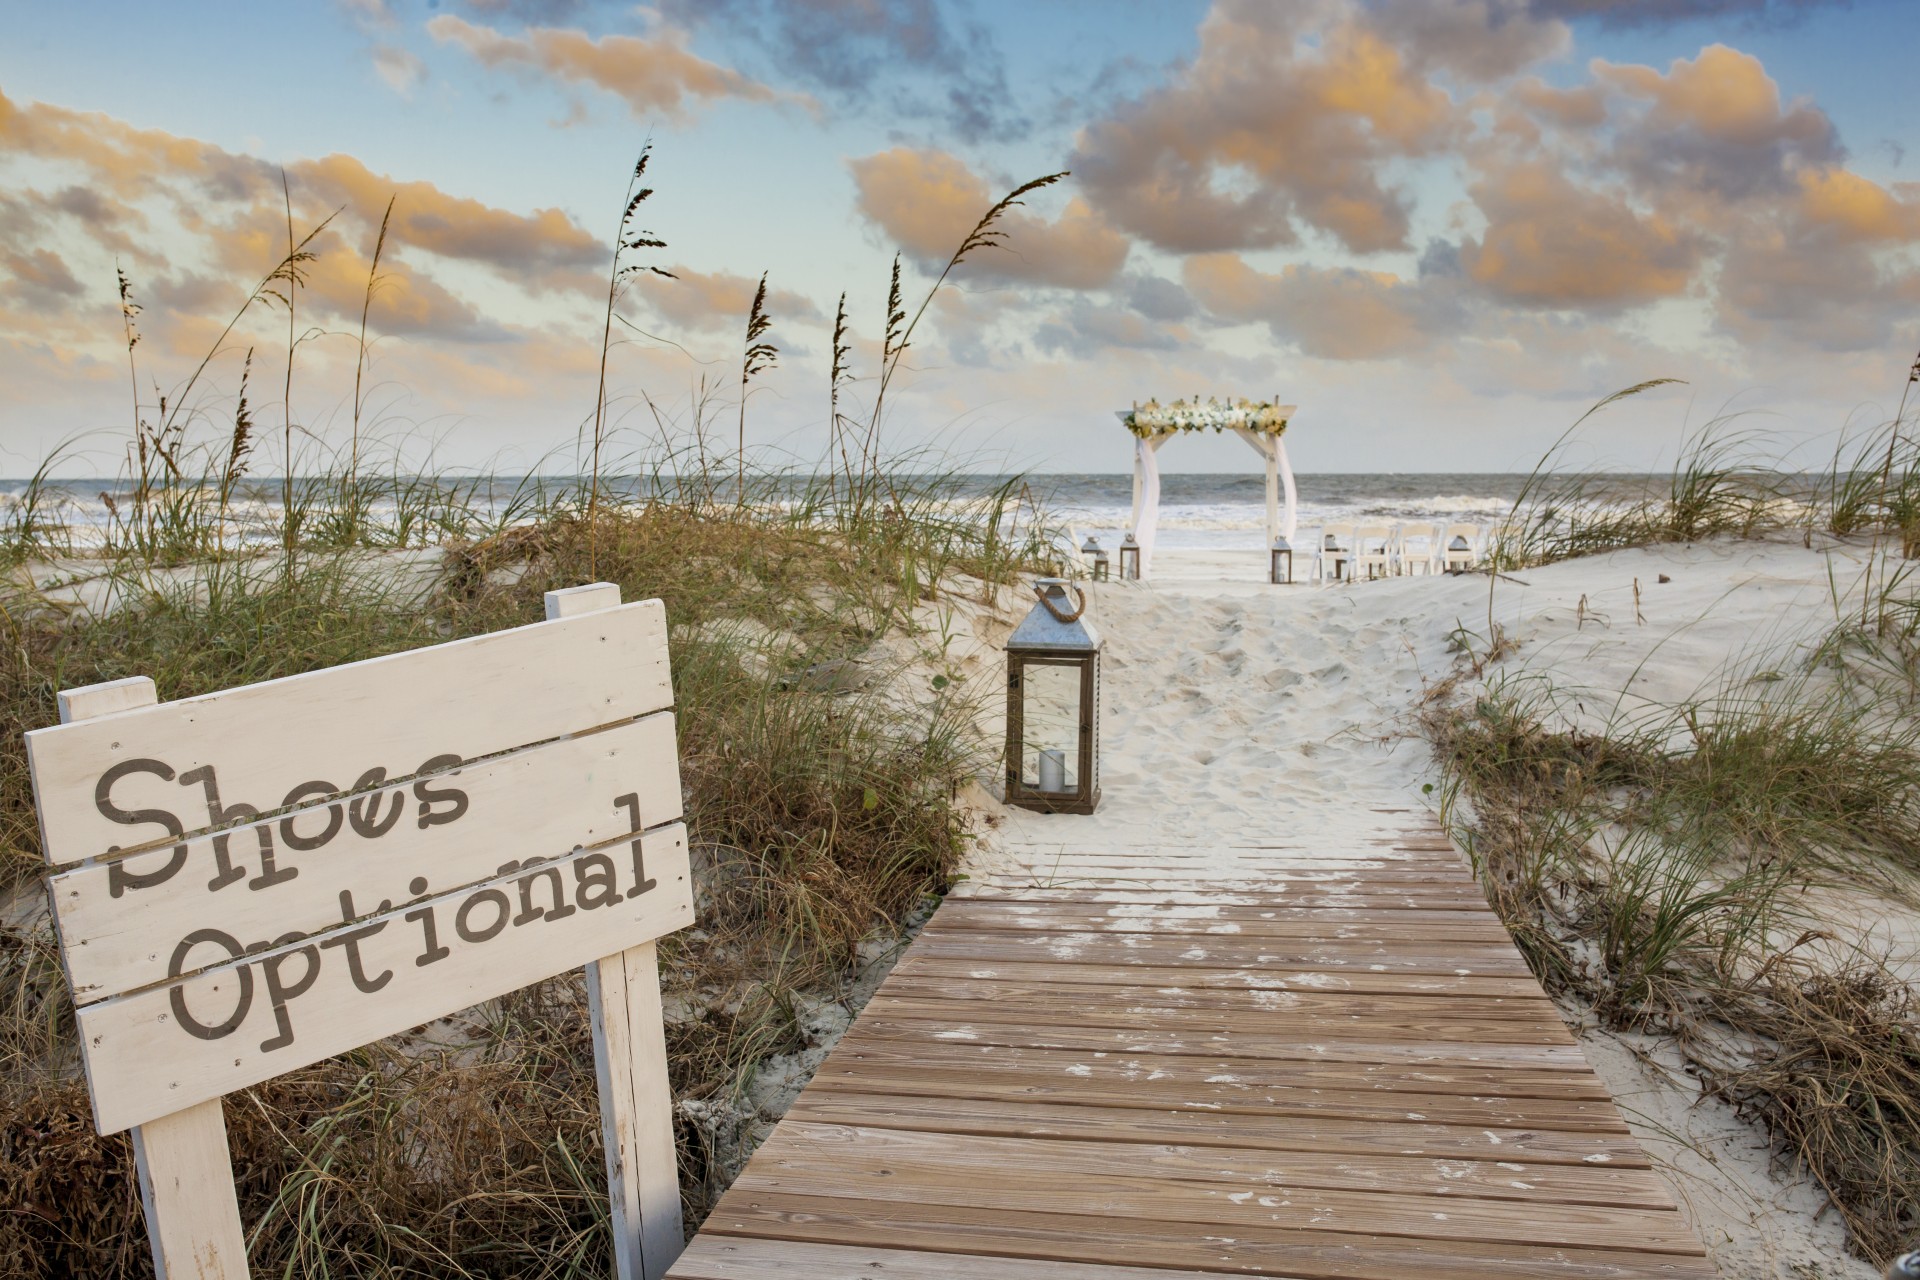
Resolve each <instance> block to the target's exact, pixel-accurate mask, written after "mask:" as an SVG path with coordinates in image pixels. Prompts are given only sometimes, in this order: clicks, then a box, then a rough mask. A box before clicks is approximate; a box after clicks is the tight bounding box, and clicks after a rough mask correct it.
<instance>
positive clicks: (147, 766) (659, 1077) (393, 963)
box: [26, 583, 693, 1280]
mask: <svg viewBox="0 0 1920 1280" xmlns="http://www.w3.org/2000/svg"><path fill="white" fill-rule="evenodd" d="M547 616H548V621H546V622H543V623H538V624H535V625H533V626H528V627H521V628H517V629H515V630H511V631H503V632H498V633H495V634H492V635H486V636H479V637H475V638H473V639H469V640H461V641H455V642H453V643H450V644H444V645H438V646H435V647H433V648H429V649H419V650H414V651H412V652H408V653H399V654H394V655H391V656H389V657H384V658H376V659H373V660H371V661H367V662H358V663H352V664H350V665H347V666H341V667H334V668H331V669H329V670H325V671H317V672H312V673H309V674H305V675H299V676H291V677H287V678H285V679H281V680H272V681H268V682H266V683H263V684H256V685H248V686H245V687H243V688H238V689H231V690H227V691H225V692H222V693H216V694H210V695H207V696H205V697H200V698H189V699H186V700H183V701H180V702H171V703H166V704H164V705H157V704H156V703H155V699H154V688H153V684H152V682H151V681H150V680H147V679H145V678H143V677H140V678H135V679H131V680H120V681H115V682H113V683H111V684H105V685H93V686H89V687H88V688H84V689H75V690H70V691H68V692H66V693H63V694H61V697H60V705H61V720H62V723H61V724H60V725H59V726H57V727H53V728H47V729H40V730H36V731H34V732H31V733H29V734H27V735H26V739H27V754H28V759H29V762H30V764H31V766H32V771H33V783H34V793H35V799H36V801H37V803H38V806H39V812H40V824H41V833H42V837H43V844H44V847H45V850H46V857H47V861H48V863H49V864H50V866H51V868H52V870H51V872H50V873H49V875H48V878H47V886H48V895H49V899H50V901H51V903H52V907H53V913H54V921H55V925H56V927H57V928H58V930H59V936H60V947H61V955H62V958H63V962H64V964H65V966H66V972H67V978H68V981H69V982H70V983H71V985H72V988H73V995H74V1001H75V1005H76V1013H75V1020H76V1024H77V1027H78V1031H79V1035H80V1042H81V1048H82V1053H83V1061H84V1064H85V1067H86V1072H87V1081H88V1085H89V1089H90V1093H91V1097H92V1100H93V1108H94V1118H95V1122H96V1124H97V1125H98V1127H99V1129H100V1132H102V1133H114V1132H118V1131H120V1130H122V1129H128V1128H131V1129H132V1130H133V1138H134V1148H135V1153H136V1155H137V1157H138V1161H139V1166H140V1179H141V1191H142V1195H143V1198H144V1200H145V1204H146V1209H147V1224H148V1230H149V1233H150V1234H151V1236H152V1238H153V1245H154V1259H155V1264H156V1267H157V1268H158V1270H159V1274H160V1275H161V1276H162V1277H163V1280H165V1278H168V1277H181V1276H206V1277H214V1276H220V1277H229V1278H231V1277H240V1276H244V1275H245V1274H246V1253H245V1246H244V1238H243V1236H242V1235H241V1232H240V1222H239V1212H238V1208H237V1206H236V1202H235V1199H234V1194H233V1189H232V1177H231V1169H230V1167H229V1165H228V1161H227V1153H226V1130H225V1125H224V1122H223V1120H222V1118H221V1111H220V1101H219V1099H220V1097H221V1095H222V1094H225V1093H228V1092H231V1091H233V1090H235V1089H241V1088H245V1087H246V1086H248V1085H251V1084H256V1083H258V1082H260V1081H262V1080H265V1079H267V1078H269V1077H271V1076H274V1075H278V1074H280V1073H281V1072H284V1071H289V1070H292V1069H293V1068H295V1067H300V1066H304V1065H306V1064H308V1063H311V1062H314V1061H317V1060H319V1059H321V1058H325V1057H329V1056H332V1055H333V1054H337V1053H340V1052H343V1051H345V1050H348V1049H352V1048H355V1047H357V1046H359V1045H362V1044H366V1043H369V1042H371V1041H373V1040H377V1039H379V1038H381V1037H383V1036H387V1035H391V1034H393V1033H395V1032H399V1031H404V1030H406V1029H407V1028H409V1027H413V1026H417V1025H419V1024H421V1023H424V1022H429V1021H432V1020H433V1019H435V1018H439V1017H442V1016H445V1015H446V1014H449V1013H452V1012H455V1011H456V1010H459V1009H463V1008H466V1007H468V1006H470V1005H472V1004H475V1003H477V1002H479V1001H482V1000H486V999H490V998H492V997H495V996H498V995H502V994H504V993H506V992H508V991H511V990H513V989H515V988H517V987H522V986H525V985H527V984H528V983H530V982H535V981H538V980H540V979H542V978H546V977H550V976H552V975H553V974H555V973H559V972H562V971H564V970H566V969H569V968H575V967H580V966H586V967H587V985H588V995H589V999H590V1001H591V1004H592V1013H593V1022H594V1055H595V1063H596V1068H597V1074H598V1077H599V1083H600V1095H601V1115H602V1119H603V1121H604V1124H605V1129H606V1139H607V1142H606V1145H607V1164H608V1176H609V1182H610V1184H611V1186H610V1191H611V1194H612V1197H613V1221H614V1230H615V1240H616V1256H617V1258H618V1262H619V1274H620V1275H621V1277H622V1278H623V1280H626V1278H628V1277H633V1278H636V1280H637V1278H638V1277H642V1276H645V1277H653V1276H658V1275H660V1274H661V1273H663V1272H664V1271H665V1269H666V1267H667V1265H668V1264H669V1263H671V1261H672V1260H673V1257H674V1256H675V1255H677V1254H678V1252H679V1249H680V1245H681V1237H680V1200H679V1190H678V1183H677V1180H676V1178H675V1172H674V1151H673V1131H672V1119H671V1110H670V1107H671V1098H670V1095H669V1093H668V1090H667V1080H666V1049H665V1041H664V1035H663V1029H662V1025H661V1018H660V994H659V982H658V975H657V969H656V964H655V958H654V950H653V940H654V939H655V938H658V937H660V936H661V935H663V934H666V933H669V932H672V931H673V930H675V929H679V928H682V927H684V926H685V925H688V924H690V923H692V921H693V893H692V884H691V875H690V871H689V866H688V858H687V841H686V830H685V828H684V827H683V826H682V825H680V823H679V821H678V820H679V818H680V817H681V806H680V775H679V766H678V760H677V755H676V751H675V746H674V726H673V713H672V711H671V709H670V708H671V705H672V701H673V696H672V688H671V684H670V682H669V678H668V668H667V641H666V619H665V611H664V609H663V608H662V606H661V605H660V603H659V602H658V601H646V602H643V603H637V604H630V605H621V604H620V592H619V588H618V587H615V586H611V585H609V584H605V583H600V584H595V585H593V586H588V587H576V588H573V589H572V590H570V591H557V592H552V593H549V595H548V596H547Z"/></svg>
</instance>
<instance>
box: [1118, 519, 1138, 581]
mask: <svg viewBox="0 0 1920 1280" xmlns="http://www.w3.org/2000/svg"><path fill="white" fill-rule="evenodd" d="M1120 576H1121V578H1123V579H1124V580H1126V581H1128V582H1138V581H1140V544H1139V543H1137V542H1135V541H1134V540H1133V530H1131V529H1129V530H1127V536H1126V537H1124V538H1122V539H1121V540H1120Z"/></svg>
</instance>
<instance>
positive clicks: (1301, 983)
mask: <svg viewBox="0 0 1920 1280" xmlns="http://www.w3.org/2000/svg"><path fill="white" fill-rule="evenodd" d="M894 972H895V973H910V974H915V975H918V976H922V977H929V978H1006V979H1008V980H1009V981H1012V982H1036V981H1042V982H1044V981H1054V982H1059V983H1067V984H1075V985H1100V984H1114V985H1119V986H1129V987H1130V986H1137V985H1139V984H1141V983H1146V984H1149V985H1153V986H1171V985H1173V984H1175V983H1179V984H1182V985H1184V986H1188V987H1193V988H1201V989H1215V988H1221V989H1232V988H1239V989H1242V990H1251V991H1374V992H1395V991H1405V992H1428V993H1433V994H1441V993H1446V992H1458V993H1459V994H1462V995H1481V996H1526V995H1535V994H1538V993H1539V990H1540V985H1539V984H1538V983H1537V982H1535V981H1534V980H1533V979H1532V978H1531V977H1505V978H1500V977H1482V976H1475V975H1472V974H1469V975H1466V976H1464V977H1463V976H1461V975H1459V974H1436V973H1372V972H1370V971H1368V970H1366V969H1342V970H1337V971H1336V970H1330V969H1306V968H1303V969H1293V970H1289V969H1280V968H1272V969H1260V970H1254V969H1214V968H1208V967H1206V966H1203V965H1190V966H1186V967H1176V966H1172V965H1166V966H1154V965H1130V966H1125V967H1121V966H1116V965H1103V964H1073V963H1068V962H1065V961H1058V960H1048V961H1044V962H1043V961H1036V960H1031V959H1028V960H1002V961H991V960H945V959H941V958H939V957H937V956H933V955H928V954H925V953H924V952H922V951H920V950H919V949H918V948H910V949H909V950H908V951H907V954H906V955H904V956H902V957H901V959H900V961H899V963H898V964H897V965H896V966H895V967H894Z"/></svg>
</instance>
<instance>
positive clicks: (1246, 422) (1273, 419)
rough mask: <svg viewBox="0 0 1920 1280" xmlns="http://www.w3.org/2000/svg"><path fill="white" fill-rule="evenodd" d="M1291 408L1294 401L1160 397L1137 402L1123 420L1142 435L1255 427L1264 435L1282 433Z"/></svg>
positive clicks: (1147, 436)
mask: <svg viewBox="0 0 1920 1280" xmlns="http://www.w3.org/2000/svg"><path fill="white" fill-rule="evenodd" d="M1292 409H1293V406H1292V405H1285V404H1281V403H1279V402H1278V401H1274V400H1267V401H1260V400H1247V399H1245V398H1242V399H1239V400H1220V399H1216V398H1208V399H1206V400H1202V399H1201V398H1200V397H1199V396H1195V397H1194V398H1193V399H1191V400H1175V401H1174V402H1173V403H1172V404H1161V403H1160V402H1159V401H1158V400H1149V401H1147V402H1146V403H1145V404H1136V405H1134V406H1133V408H1132V409H1131V410H1130V411H1129V412H1128V413H1127V415H1126V416H1125V417H1124V418H1123V419H1122V421H1123V422H1125V423H1126V424H1127V430H1129V431H1131V432H1133V434H1134V435H1136V436H1139V437H1141V438H1142V439H1151V438H1153V437H1154V436H1163V435H1167V434H1169V433H1170V432H1175V431H1209V430H1211V431H1255V432H1258V433H1259V434H1261V435H1263V436H1279V435H1284V434H1285V433H1286V430H1287V419H1286V417H1285V415H1286V414H1287V413H1288V412H1290V411H1291V410H1292Z"/></svg>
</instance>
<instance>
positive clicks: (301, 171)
mask: <svg viewBox="0 0 1920 1280" xmlns="http://www.w3.org/2000/svg"><path fill="white" fill-rule="evenodd" d="M288 173H289V174H290V175H291V176H292V177H293V178H294V179H295V180H296V182H298V184H299V185H300V187H301V188H302V189H303V190H304V191H305V192H307V193H308V194H310V195H311V196H313V197H314V198H316V199H317V200H318V201H319V202H320V203H322V204H324V205H326V206H327V207H329V208H333V207H336V206H339V205H345V206H347V207H348V208H349V209H351V210H352V211H353V212H354V214H355V215H356V217H357V218H358V219H359V220H360V221H361V222H362V223H364V224H366V225H369V226H375V227H377V226H379V225H380V217H381V214H382V212H383V211H384V210H385V209H386V207H387V201H388V200H389V199H390V198H391V199H392V200H393V202H394V205H393V223H392V225H391V227H390V228H389V230H388V237H389V239H390V241H392V242H393V243H395V244H400V245H410V246H413V247H416V248H420V249H424V250H426V251H428V252H429V253H434V254H438V255H440V256H441V257H444V258H454V259H461V260H465V261H469V262H479V263H485V264H486V265H488V266H492V267H497V268H499V269H501V270H503V271H509V272H512V273H514V274H515V275H517V276H520V277H522V278H530V279H533V280H538V279H539V278H540V277H541V276H542V275H543V274H544V273H549V272H559V271H564V270H566V269H570V268H581V267H599V266H601V265H603V264H604V263H605V261H606V257H607V253H608V250H607V249H606V248H605V247H603V246H602V245H601V244H600V242H599V241H598V240H597V239H596V238H595V237H594V236H593V235H591V234H590V233H589V232H588V231H587V230H586V228H584V227H582V226H581V225H580V224H579V223H577V222H575V221H574V220H573V219H572V218H571V217H569V216H568V215H567V214H566V213H563V212H562V211H560V210H559V209H536V210H535V211H534V212H532V213H529V214H519V213H513V212H511V211H509V210H506V209H500V208H496V207H494V206H492V205H488V204H485V203H483V202H481V201H479V200H475V199H472V198H471V197H468V196H455V195H450V194H448V193H447V192H445V191H442V190H440V188H438V187H436V186H435V185H434V184H432V183H431V182H420V181H413V182H402V181H399V180H397V179H395V178H392V177H389V176H387V175H386V174H378V173H375V172H373V171H372V170H371V169H369V168H367V167H366V165H365V164H363V163H361V162H360V161H359V160H357V159H355V158H354V157H352V156H346V155H338V154H336V155H330V156H325V157H323V158H321V159H319V160H307V161H301V162H298V163H296V164H293V165H290V166H289V167H288Z"/></svg>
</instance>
